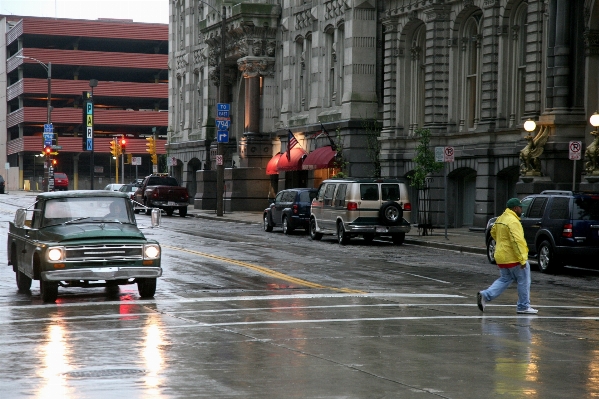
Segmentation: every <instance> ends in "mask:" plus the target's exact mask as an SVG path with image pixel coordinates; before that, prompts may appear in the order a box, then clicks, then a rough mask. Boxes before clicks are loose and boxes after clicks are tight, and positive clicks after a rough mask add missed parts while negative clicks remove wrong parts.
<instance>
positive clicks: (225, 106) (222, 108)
mask: <svg viewBox="0 0 599 399" xmlns="http://www.w3.org/2000/svg"><path fill="white" fill-rule="evenodd" d="M216 110H217V111H230V110H231V104H229V103H218V104H216Z"/></svg>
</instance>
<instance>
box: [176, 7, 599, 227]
mask: <svg viewBox="0 0 599 399" xmlns="http://www.w3.org/2000/svg"><path fill="white" fill-rule="evenodd" d="M209 4H210V6H209V5H208V3H205V2H203V1H199V0H172V2H171V23H170V44H171V46H170V57H169V63H170V65H169V66H170V78H171V80H170V107H169V109H170V112H169V118H170V119H169V154H170V155H171V156H175V157H177V158H178V159H179V166H178V167H176V168H175V171H176V173H179V174H180V176H179V177H181V178H182V179H183V180H184V181H186V182H187V184H188V186H190V187H192V188H193V190H191V191H192V192H195V193H196V206H199V207H210V206H212V204H211V202H210V200H209V198H211V196H214V188H213V187H214V184H213V182H214V179H215V178H214V172H213V169H214V165H212V164H213V157H211V156H210V152H211V150H210V148H211V145H212V146H213V144H212V140H213V137H214V116H215V109H214V107H215V104H216V101H217V94H218V86H215V84H219V83H223V84H226V85H227V91H226V92H227V93H228V94H227V97H228V98H227V99H226V101H227V102H230V103H231V110H232V124H231V137H232V140H231V142H230V144H229V147H228V152H227V157H226V162H227V164H226V165H227V167H228V168H227V169H226V172H225V179H226V187H227V188H228V191H227V192H226V193H225V196H226V198H227V201H228V204H229V205H228V206H229V208H228V209H231V210H235V209H250V208H251V209H260V207H261V206H262V205H264V204H265V202H266V198H267V197H268V196H269V195H272V193H273V192H276V190H278V189H282V188H284V187H290V186H297V185H306V186H313V185H317V184H318V182H319V181H320V180H322V179H323V178H326V177H328V176H330V174H331V173H334V172H336V171H334V170H331V169H324V170H322V169H318V170H306V168H302V167H301V165H300V166H299V167H298V169H299V170H295V171H294V170H292V171H280V172H279V173H278V174H277V175H274V176H270V177H269V176H268V175H266V174H265V172H264V168H265V167H266V164H267V163H268V161H269V159H270V158H271V157H272V156H273V155H276V154H278V153H282V152H285V150H286V143H287V140H288V131H291V132H293V134H294V135H295V137H296V139H297V140H298V141H299V145H300V146H301V147H302V149H304V150H305V152H306V153H310V152H311V151H313V150H315V149H317V148H319V147H322V146H325V145H327V144H328V143H330V141H331V140H332V141H334V142H335V146H336V148H337V150H338V151H339V152H340V154H341V156H342V162H341V163H340V165H341V168H342V171H343V172H344V173H345V174H347V175H349V176H355V177H360V176H364V177H366V176H373V175H376V174H378V172H379V171H380V175H381V176H382V177H397V178H407V177H408V176H409V175H410V173H411V172H412V171H413V169H414V167H415V164H414V162H413V158H414V154H415V147H416V146H417V144H418V138H417V135H416V134H415V132H416V130H417V129H419V128H426V129H429V130H430V132H431V137H432V138H431V147H436V146H450V147H453V148H454V151H455V152H454V154H455V161H454V162H451V163H447V164H446V165H445V169H444V171H442V172H439V173H437V174H435V175H432V176H431V179H430V182H429V184H430V188H429V191H428V193H429V194H428V195H430V198H431V204H430V209H431V210H432V223H433V224H434V225H442V224H443V220H444V216H445V215H444V209H445V204H444V202H443V199H444V198H445V196H446V195H447V198H448V203H447V209H448V221H449V225H450V226H456V227H457V226H475V227H483V226H484V225H485V224H486V221H487V219H488V218H489V217H491V216H493V215H496V214H498V213H500V212H501V211H503V208H504V204H505V201H506V200H507V199H508V198H510V197H512V196H516V195H519V196H523V195H525V194H527V193H532V192H538V191H540V190H543V189H571V188H572V180H573V176H575V179H576V180H575V182H576V186H575V187H576V189H579V188H581V189H597V187H595V186H594V183H593V181H592V180H590V179H585V177H586V176H585V175H584V174H583V171H584V168H583V162H577V165H576V171H574V170H573V167H574V163H573V161H570V160H569V159H568V144H569V142H570V141H573V140H578V141H582V142H583V146H584V147H587V146H588V145H589V144H590V143H591V142H592V141H593V136H591V135H590V134H589V132H590V131H591V130H592V127H591V126H590V124H589V122H588V120H589V117H590V115H591V114H592V113H593V112H594V111H595V110H597V109H598V107H599V95H598V94H597V93H598V91H599V87H598V86H599V79H598V78H597V74H596V73H594V71H596V70H597V66H598V65H597V62H598V61H599V58H598V57H599V52H598V49H599V39H598V37H599V30H598V29H599V27H598V25H599V5H597V4H596V3H595V2H594V1H591V0H584V1H576V0H528V1H523V0H453V1H452V0H444V1H441V0H418V1H414V0H394V1H376V0H346V1H343V0H330V1H322V0H313V1H309V0H293V1H291V0H284V1H280V2H279V1H272V0H271V1H264V2H252V3H249V2H248V3H246V2H241V3H238V4H235V5H232V4H231V5H229V3H224V4H225V6H226V14H225V16H226V23H225V25H226V27H225V32H226V34H225V39H226V45H225V54H226V68H227V69H226V70H227V73H226V79H225V80H226V81H225V82H218V80H219V74H218V65H219V60H220V31H221V18H220V15H219V12H217V10H220V9H221V6H222V3H220V2H211V3H209ZM528 119H532V120H534V121H536V123H537V130H536V131H537V132H538V131H539V130H540V129H547V131H548V132H549V139H548V142H547V144H545V146H544V152H543V154H542V155H541V157H540V158H539V159H540V173H539V175H538V176H536V175H535V176H521V174H520V160H519V155H520V150H522V149H523V148H524V147H525V146H526V140H525V138H524V136H525V132H524V130H523V122H524V121H526V120H528ZM379 126H380V128H379ZM323 127H324V129H326V130H327V131H328V133H329V137H330V138H331V140H329V137H327V136H326V135H323V134H321V132H322V129H323ZM533 134H534V133H533ZM373 135H374V137H375V140H374V144H373V140H372V138H373ZM377 136H378V140H377ZM373 150H377V151H378V157H377V156H376V155H373ZM212 153H213V154H214V150H212ZM445 173H446V174H447V182H448V184H447V186H445V178H444V174H445ZM244 181H245V182H244ZM248 182H250V183H248ZM410 195H411V198H412V199H413V203H414V207H415V208H417V207H418V203H417V201H416V198H417V192H416V190H412V192H411V193H410ZM236 198H239V199H240V200H239V201H237V203H236V202H235V199H236ZM412 213H413V215H417V212H412ZM413 221H414V222H416V220H413Z"/></svg>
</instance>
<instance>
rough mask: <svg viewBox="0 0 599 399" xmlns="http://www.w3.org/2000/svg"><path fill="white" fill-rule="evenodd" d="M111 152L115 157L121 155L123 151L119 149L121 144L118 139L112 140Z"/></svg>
mask: <svg viewBox="0 0 599 399" xmlns="http://www.w3.org/2000/svg"><path fill="white" fill-rule="evenodd" d="M110 153H111V154H112V156H113V157H118V156H119V155H121V152H120V151H119V145H118V143H117V142H116V140H110Z"/></svg>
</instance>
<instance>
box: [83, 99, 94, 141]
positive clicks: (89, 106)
mask: <svg viewBox="0 0 599 399" xmlns="http://www.w3.org/2000/svg"><path fill="white" fill-rule="evenodd" d="M83 98H84V99H85V100H84V101H83V129H84V134H83V151H93V150H94V99H93V98H92V96H91V95H90V93H89V92H86V91H84V92H83Z"/></svg>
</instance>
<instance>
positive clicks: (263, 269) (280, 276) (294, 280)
mask: <svg viewBox="0 0 599 399" xmlns="http://www.w3.org/2000/svg"><path fill="white" fill-rule="evenodd" d="M162 247H163V248H169V249H174V250H177V251H181V252H187V253H190V254H194V255H199V256H203V257H205V258H209V259H214V260H219V261H221V262H226V263H231V264H234V265H237V266H242V267H246V268H248V269H251V270H254V271H256V272H258V273H261V274H264V275H266V276H270V277H274V278H277V279H279V280H283V281H288V282H290V283H294V284H298V285H303V286H304V287H310V288H318V289H326V290H333V291H338V292H347V293H351V294H366V292H365V291H359V290H352V289H349V288H335V287H329V286H326V285H322V284H316V283H313V282H310V281H307V280H302V279H301V278H296V277H292V276H289V275H287V274H283V273H279V272H276V271H274V270H271V269H269V268H267V267H262V266H257V265H253V264H251V263H246V262H241V261H238V260H235V259H231V258H225V257H222V256H217V255H212V254H208V253H205V252H199V251H193V250H191V249H185V248H179V247H173V246H170V245H162Z"/></svg>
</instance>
